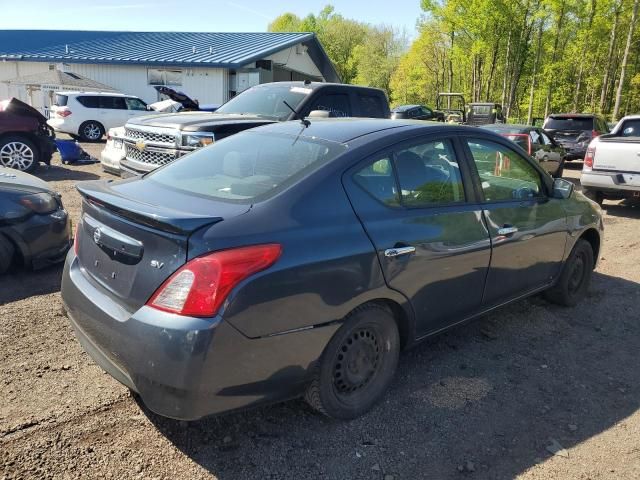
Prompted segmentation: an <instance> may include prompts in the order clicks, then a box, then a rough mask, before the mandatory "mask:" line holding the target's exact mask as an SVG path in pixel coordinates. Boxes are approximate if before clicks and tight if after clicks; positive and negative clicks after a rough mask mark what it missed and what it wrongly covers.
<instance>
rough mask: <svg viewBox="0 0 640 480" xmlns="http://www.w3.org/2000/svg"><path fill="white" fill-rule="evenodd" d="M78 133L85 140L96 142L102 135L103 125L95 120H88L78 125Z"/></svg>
mask: <svg viewBox="0 0 640 480" xmlns="http://www.w3.org/2000/svg"><path fill="white" fill-rule="evenodd" d="M78 134H79V135H80V138H81V139H82V140H84V141H85V142H97V141H98V140H100V139H101V138H102V136H103V135H104V127H103V126H102V125H101V124H100V123H99V122H96V121H95V120H89V121H88V122H84V123H83V124H82V125H80V129H79V130H78Z"/></svg>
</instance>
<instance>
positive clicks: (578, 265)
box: [568, 252, 586, 294]
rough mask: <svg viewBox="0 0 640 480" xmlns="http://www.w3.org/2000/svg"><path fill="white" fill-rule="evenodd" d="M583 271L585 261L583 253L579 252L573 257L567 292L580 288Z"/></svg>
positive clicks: (584, 270) (573, 291) (584, 269)
mask: <svg viewBox="0 0 640 480" xmlns="http://www.w3.org/2000/svg"><path fill="white" fill-rule="evenodd" d="M585 272H586V262H585V258H584V253H582V252H579V253H578V254H577V255H576V257H575V259H574V262H573V268H572V269H571V274H570V275H569V283H568V290H569V293H572V294H573V293H576V292H577V291H578V290H579V289H580V287H581V286H582V283H583V281H584V276H585Z"/></svg>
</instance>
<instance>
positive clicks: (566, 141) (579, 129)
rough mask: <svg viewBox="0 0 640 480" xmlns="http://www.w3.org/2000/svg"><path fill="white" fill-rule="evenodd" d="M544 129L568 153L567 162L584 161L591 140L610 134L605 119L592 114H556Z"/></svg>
mask: <svg viewBox="0 0 640 480" xmlns="http://www.w3.org/2000/svg"><path fill="white" fill-rule="evenodd" d="M543 128H544V129H545V130H546V131H547V132H548V133H549V134H550V135H551V136H552V137H553V139H554V140H555V141H556V142H558V144H560V145H561V146H562V147H563V148H564V149H565V150H566V151H567V157H566V160H582V159H584V156H585V154H586V153H587V147H588V146H589V143H591V140H593V139H594V138H595V137H597V136H599V135H602V134H603V133H609V127H608V126H607V122H606V121H605V120H604V118H602V117H601V116H600V115H595V114H592V113H554V114H552V115H549V116H548V117H547V119H546V120H545V121H544V125H543Z"/></svg>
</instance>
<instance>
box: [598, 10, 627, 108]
mask: <svg viewBox="0 0 640 480" xmlns="http://www.w3.org/2000/svg"><path fill="white" fill-rule="evenodd" d="M623 1H624V0H620V3H618V5H616V9H615V15H614V17H613V25H612V26H611V35H610V37H609V50H608V51H607V63H606V66H605V68H604V77H603V78H602V90H601V91H600V113H602V112H604V110H605V106H606V102H607V93H608V91H609V76H610V75H611V59H612V55H613V49H614V48H615V45H616V40H617V39H618V21H619V20H620V9H621V7H622V2H623Z"/></svg>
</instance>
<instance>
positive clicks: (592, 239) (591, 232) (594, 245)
mask: <svg viewBox="0 0 640 480" xmlns="http://www.w3.org/2000/svg"><path fill="white" fill-rule="evenodd" d="M579 240H586V241H587V242H589V245H591V250H593V258H594V262H593V265H594V268H595V266H596V264H597V261H596V260H597V259H598V256H599V255H600V244H601V240H600V234H599V233H598V231H597V230H596V229H595V228H589V229H587V230H585V231H584V232H583V233H582V235H580V237H579Z"/></svg>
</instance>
